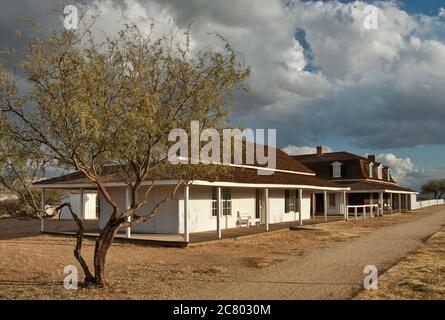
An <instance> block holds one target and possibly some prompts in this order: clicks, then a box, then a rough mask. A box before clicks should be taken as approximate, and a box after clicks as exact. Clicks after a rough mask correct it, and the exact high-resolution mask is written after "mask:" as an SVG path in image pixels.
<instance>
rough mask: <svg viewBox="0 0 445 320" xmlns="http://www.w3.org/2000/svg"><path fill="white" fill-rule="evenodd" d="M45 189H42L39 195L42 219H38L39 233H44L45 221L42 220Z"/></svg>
mask: <svg viewBox="0 0 445 320" xmlns="http://www.w3.org/2000/svg"><path fill="white" fill-rule="evenodd" d="M45 202H46V200H45V189H42V194H41V198H40V209H41V210H42V211H43V212H42V217H41V218H40V232H44V231H45V219H44V218H43V215H44V212H45V206H46V205H45Z"/></svg>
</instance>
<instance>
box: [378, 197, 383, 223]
mask: <svg viewBox="0 0 445 320" xmlns="http://www.w3.org/2000/svg"><path fill="white" fill-rule="evenodd" d="M379 205H380V210H379V211H380V212H379V213H380V215H381V216H382V217H383V193H382V192H380V193H379Z"/></svg>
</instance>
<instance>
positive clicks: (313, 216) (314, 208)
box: [312, 192, 317, 219]
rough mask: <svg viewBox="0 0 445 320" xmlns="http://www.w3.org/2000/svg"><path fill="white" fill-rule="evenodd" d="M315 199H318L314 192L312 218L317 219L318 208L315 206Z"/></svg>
mask: <svg viewBox="0 0 445 320" xmlns="http://www.w3.org/2000/svg"><path fill="white" fill-rule="evenodd" d="M315 201H316V197H315V192H313V193H312V218H313V219H315V210H316V208H317V207H316V206H315Z"/></svg>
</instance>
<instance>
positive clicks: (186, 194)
mask: <svg viewBox="0 0 445 320" xmlns="http://www.w3.org/2000/svg"><path fill="white" fill-rule="evenodd" d="M189 197H190V186H188V185H186V186H184V241H185V242H189V241H190V236H189V230H188V221H187V217H188V210H189V208H188V206H189Z"/></svg>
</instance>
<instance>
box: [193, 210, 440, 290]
mask: <svg viewBox="0 0 445 320" xmlns="http://www.w3.org/2000/svg"><path fill="white" fill-rule="evenodd" d="M444 224H445V209H443V208H441V209H440V210H439V211H438V212H436V213H433V214H431V215H428V216H426V217H424V218H421V219H418V220H415V221H411V222H407V223H403V224H398V225H392V226H388V227H384V228H381V229H377V230H373V231H371V232H370V233H368V234H366V235H363V236H361V237H359V238H356V239H354V240H352V241H347V242H338V243H332V244H329V245H327V246H326V247H325V248H319V249H314V250H312V251H310V252H309V253H308V254H307V255H304V256H293V257H291V258H290V259H289V260H287V261H285V262H283V263H280V264H277V265H275V266H272V267H270V268H267V269H264V270H260V271H252V272H250V273H248V274H240V275H238V276H237V277H235V278H227V279H225V280H224V281H223V282H219V283H216V284H213V285H211V286H209V287H208V288H206V289H205V290H200V291H199V292H189V293H188V298H191V299H348V298H351V297H352V296H353V295H354V294H355V293H357V292H358V291H359V290H361V289H362V288H363V279H364V277H365V275H364V274H363V268H364V267H365V266H366V265H375V266H376V267H377V268H378V270H379V273H381V272H383V271H384V270H386V269H388V268H389V267H390V266H392V265H394V264H395V263H397V262H398V261H399V260H400V259H401V258H403V257H404V256H406V255H407V254H409V253H410V252H412V251H414V250H416V249H417V248H418V247H419V246H420V245H421V244H422V243H423V241H424V240H425V239H426V238H428V237H430V236H431V235H432V234H434V233H435V232H437V231H438V230H439V229H440V228H441V226H442V225H444Z"/></svg>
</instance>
